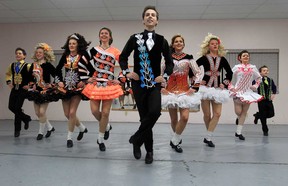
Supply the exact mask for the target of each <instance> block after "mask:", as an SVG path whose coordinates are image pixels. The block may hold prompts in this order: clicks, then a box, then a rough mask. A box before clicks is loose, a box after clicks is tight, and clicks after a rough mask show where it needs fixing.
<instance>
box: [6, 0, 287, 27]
mask: <svg viewBox="0 0 288 186" xmlns="http://www.w3.org/2000/svg"><path fill="white" fill-rule="evenodd" d="M146 5H154V6H156V8H157V10H158V11H159V14H160V20H177V19H195V20H198V19H288V0H0V23H37V22H73V21H126V20H141V14H142V11H143V8H144V7H145V6H146Z"/></svg>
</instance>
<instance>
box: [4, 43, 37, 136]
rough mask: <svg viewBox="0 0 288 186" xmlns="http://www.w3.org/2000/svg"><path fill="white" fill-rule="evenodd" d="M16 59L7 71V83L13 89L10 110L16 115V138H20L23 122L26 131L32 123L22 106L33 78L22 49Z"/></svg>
mask: <svg viewBox="0 0 288 186" xmlns="http://www.w3.org/2000/svg"><path fill="white" fill-rule="evenodd" d="M15 58H16V61H15V62H13V63H11V64H10V65H9V67H8V69H7V71H6V83H7V85H8V86H9V87H10V89H11V92H10V96H9V103H8V108H9V110H11V112H13V113H14V115H15V116H14V127H15V128H14V137H19V136H20V131H21V122H22V121H23V122H24V129H25V130H27V129H28V128H29V122H30V121H31V117H30V116H29V115H27V114H25V113H24V111H23V109H22V106H23V103H24V100H25V98H26V97H27V90H28V88H29V86H28V83H29V81H30V80H31V78H32V77H31V76H30V75H29V69H30V67H31V65H30V64H28V63H26V62H25V58H26V51H25V50H24V49H23V48H20V47H19V48H16V50H15Z"/></svg>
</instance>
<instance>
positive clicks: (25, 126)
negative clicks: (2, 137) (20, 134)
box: [23, 118, 31, 130]
mask: <svg viewBox="0 0 288 186" xmlns="http://www.w3.org/2000/svg"><path fill="white" fill-rule="evenodd" d="M30 121H31V118H29V119H28V120H26V121H23V122H24V129H25V130H27V129H29V122H30Z"/></svg>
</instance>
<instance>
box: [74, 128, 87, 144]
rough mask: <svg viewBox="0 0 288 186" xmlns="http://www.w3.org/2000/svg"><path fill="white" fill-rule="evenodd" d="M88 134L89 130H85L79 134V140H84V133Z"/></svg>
mask: <svg viewBox="0 0 288 186" xmlns="http://www.w3.org/2000/svg"><path fill="white" fill-rule="evenodd" d="M87 132H88V129H87V128H85V130H84V131H83V132H79V134H78V136H77V140H78V141H80V140H82V138H83V136H84V133H87Z"/></svg>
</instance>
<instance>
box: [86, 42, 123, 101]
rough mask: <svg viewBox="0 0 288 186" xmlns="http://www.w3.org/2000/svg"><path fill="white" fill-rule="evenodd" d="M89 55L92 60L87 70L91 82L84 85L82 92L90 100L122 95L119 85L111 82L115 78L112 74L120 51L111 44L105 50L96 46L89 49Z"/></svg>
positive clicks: (108, 98)
mask: <svg viewBox="0 0 288 186" xmlns="http://www.w3.org/2000/svg"><path fill="white" fill-rule="evenodd" d="M90 55H91V58H92V60H91V61H90V64H89V65H90V67H88V70H89V71H90V73H89V74H90V76H91V77H92V78H93V82H92V83H88V84H87V85H86V86H85V88H84V89H83V91H82V94H84V95H85V96H87V97H88V98H89V99H91V100H110V99H115V98H118V97H119V96H120V95H123V90H122V88H121V86H120V85H119V84H114V83H112V81H113V80H114V79H117V78H115V76H114V68H115V64H116V63H118V60H119V55H120V51H119V50H118V49H117V48H115V47H112V46H110V47H109V48H107V49H106V50H104V49H102V48H101V47H99V46H97V47H93V48H92V49H91V50H90Z"/></svg>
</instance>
